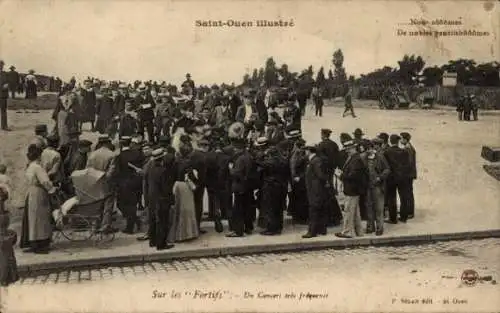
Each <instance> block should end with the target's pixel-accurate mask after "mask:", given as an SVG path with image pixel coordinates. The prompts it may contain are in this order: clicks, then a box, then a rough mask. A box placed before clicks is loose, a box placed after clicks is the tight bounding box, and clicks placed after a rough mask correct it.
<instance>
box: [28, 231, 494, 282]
mask: <svg viewBox="0 0 500 313" xmlns="http://www.w3.org/2000/svg"><path fill="white" fill-rule="evenodd" d="M485 238H500V229H492V230H484V231H468V232H459V233H443V234H423V235H412V236H399V237H375V238H373V237H372V238H363V237H361V238H353V239H345V240H344V239H333V240H318V241H309V242H305V241H299V242H293V243H280V244H275V245H273V244H264V245H251V246H236V247H216V248H202V249H192V250H183V251H170V250H169V251H165V252H163V253H158V254H145V255H128V256H116V257H102V258H94V259H89V258H87V259H80V260H66V261H56V262H45V263H37V264H30V265H21V266H18V272H19V274H20V275H22V276H24V275H26V276H32V275H36V274H37V273H39V272H43V273H46V272H59V271H65V270H70V269H71V270H77V269H88V268H95V267H102V266H119V265H123V264H138V263H139V264H140V263H145V262H163V261H174V260H179V259H190V258H193V259H198V258H209V257H225V256H236V255H248V254H263V253H279V252H299V251H304V250H320V249H346V248H359V247H366V246H388V245H389V246H390V245H394V246H398V245H400V246H401V245H419V244H425V243H433V242H436V241H453V240H474V239H485Z"/></svg>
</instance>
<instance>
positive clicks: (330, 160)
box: [318, 129, 342, 225]
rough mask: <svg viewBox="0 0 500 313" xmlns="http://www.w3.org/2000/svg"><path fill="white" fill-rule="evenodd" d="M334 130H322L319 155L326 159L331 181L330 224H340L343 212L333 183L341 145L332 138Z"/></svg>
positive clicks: (326, 168) (325, 162) (328, 209)
mask: <svg viewBox="0 0 500 313" xmlns="http://www.w3.org/2000/svg"><path fill="white" fill-rule="evenodd" d="M331 133H332V131H331V130H330V129H322V130H321V142H320V143H319V144H318V155H319V156H320V157H322V158H323V159H324V164H325V170H326V174H327V175H328V181H329V182H330V184H331V185H330V188H329V193H328V196H329V201H328V208H327V215H328V224H329V225H340V221H341V220H342V212H341V210H340V206H339V204H338V202H337V198H336V197H335V195H336V194H337V191H336V190H335V186H334V185H333V175H334V173H335V169H336V168H338V167H340V165H339V157H340V156H339V146H338V145H337V143H335V141H333V140H331V139H330V135H331Z"/></svg>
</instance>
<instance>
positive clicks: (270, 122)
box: [266, 121, 278, 126]
mask: <svg viewBox="0 0 500 313" xmlns="http://www.w3.org/2000/svg"><path fill="white" fill-rule="evenodd" d="M277 125H278V122H276V121H269V122H267V123H266V126H277Z"/></svg>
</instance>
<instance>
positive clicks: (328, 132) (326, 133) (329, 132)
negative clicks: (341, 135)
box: [321, 128, 332, 136]
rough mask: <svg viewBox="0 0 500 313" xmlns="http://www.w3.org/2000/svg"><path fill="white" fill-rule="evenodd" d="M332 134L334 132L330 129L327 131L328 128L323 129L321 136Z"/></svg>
mask: <svg viewBox="0 0 500 313" xmlns="http://www.w3.org/2000/svg"><path fill="white" fill-rule="evenodd" d="M331 133H332V131H331V130H330V129H327V128H322V129H321V134H322V135H325V136H330V134H331Z"/></svg>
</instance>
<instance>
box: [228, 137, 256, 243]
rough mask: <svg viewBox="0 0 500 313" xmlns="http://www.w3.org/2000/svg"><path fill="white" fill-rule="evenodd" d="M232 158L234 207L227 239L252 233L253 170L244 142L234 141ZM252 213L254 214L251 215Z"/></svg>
mask: <svg viewBox="0 0 500 313" xmlns="http://www.w3.org/2000/svg"><path fill="white" fill-rule="evenodd" d="M234 143H235V146H234V156H233V160H232V162H230V163H229V173H230V177H231V191H232V192H233V194H234V205H233V208H232V212H231V224H232V230H233V231H232V232H231V233H229V234H227V235H226V236H227V237H243V235H244V233H246V234H251V233H252V232H253V228H254V226H253V217H254V216H255V213H254V212H252V208H251V203H253V199H252V197H253V190H252V188H251V186H250V176H251V171H252V169H253V168H254V166H253V160H252V157H251V155H250V153H249V152H248V151H247V150H246V149H245V142H244V141H241V142H240V141H235V142H234ZM252 213H254V214H252Z"/></svg>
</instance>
